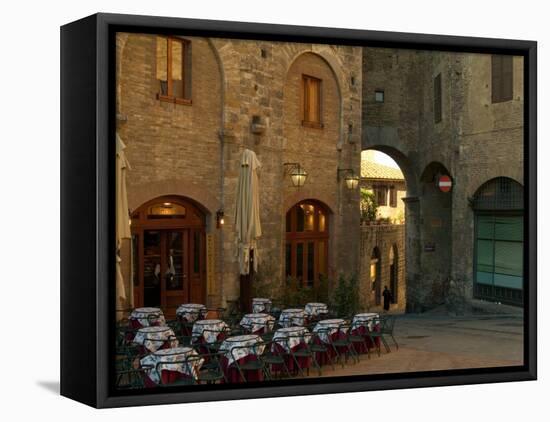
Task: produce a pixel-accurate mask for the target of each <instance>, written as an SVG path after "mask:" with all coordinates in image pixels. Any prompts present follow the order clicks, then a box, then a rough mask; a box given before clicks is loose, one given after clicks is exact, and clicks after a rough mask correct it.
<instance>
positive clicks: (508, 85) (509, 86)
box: [491, 55, 514, 103]
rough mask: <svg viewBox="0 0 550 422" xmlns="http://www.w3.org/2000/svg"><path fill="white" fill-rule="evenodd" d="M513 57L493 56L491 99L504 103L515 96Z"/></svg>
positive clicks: (494, 101)
mask: <svg viewBox="0 0 550 422" xmlns="http://www.w3.org/2000/svg"><path fill="white" fill-rule="evenodd" d="M513 88H514V75H513V57H512V56H503V55H493V56H491V101H492V102H493V103H502V102H504V101H510V100H511V99H512V97H513Z"/></svg>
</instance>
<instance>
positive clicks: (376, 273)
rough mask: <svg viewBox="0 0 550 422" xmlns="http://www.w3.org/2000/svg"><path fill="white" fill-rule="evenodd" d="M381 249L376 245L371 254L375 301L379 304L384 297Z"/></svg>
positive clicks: (371, 277)
mask: <svg viewBox="0 0 550 422" xmlns="http://www.w3.org/2000/svg"><path fill="white" fill-rule="evenodd" d="M380 265H381V263H380V249H378V247H375V248H374V249H373V250H372V254H371V256H370V280H371V283H372V286H371V289H372V292H373V294H374V303H375V304H376V305H377V306H379V305H380V303H381V297H382V281H381V280H380V278H381V276H382V274H381V271H380Z"/></svg>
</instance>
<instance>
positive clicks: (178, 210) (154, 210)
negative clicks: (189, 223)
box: [147, 202, 187, 219]
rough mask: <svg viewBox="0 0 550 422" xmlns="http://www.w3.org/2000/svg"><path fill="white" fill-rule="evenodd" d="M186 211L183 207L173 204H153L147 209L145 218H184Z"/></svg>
mask: <svg viewBox="0 0 550 422" xmlns="http://www.w3.org/2000/svg"><path fill="white" fill-rule="evenodd" d="M186 214H187V210H186V209H185V207H184V206H182V205H179V204H174V203H173V202H163V203H161V204H155V205H152V206H150V207H149V208H148V209H147V218H152V219H156V218H185V216H186Z"/></svg>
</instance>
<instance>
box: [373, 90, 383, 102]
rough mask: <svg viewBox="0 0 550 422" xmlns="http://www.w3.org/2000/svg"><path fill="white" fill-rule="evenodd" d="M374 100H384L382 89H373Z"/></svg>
mask: <svg viewBox="0 0 550 422" xmlns="http://www.w3.org/2000/svg"><path fill="white" fill-rule="evenodd" d="M374 101H376V102H377V103H383V102H384V90H382V89H377V90H376V91H374Z"/></svg>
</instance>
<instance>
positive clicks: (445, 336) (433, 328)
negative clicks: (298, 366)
mask: <svg viewBox="0 0 550 422" xmlns="http://www.w3.org/2000/svg"><path fill="white" fill-rule="evenodd" d="M394 333H395V337H396V340H397V342H398V343H399V350H396V349H395V346H393V343H392V342H391V339H390V340H389V344H390V346H391V352H390V353H386V352H385V351H384V350H383V349H382V354H381V356H380V357H378V355H377V354H376V353H373V354H371V359H368V358H367V356H366V355H364V356H361V361H360V362H359V363H357V364H351V363H348V364H347V365H346V366H345V368H342V367H341V366H340V365H338V366H337V367H336V370H332V368H331V367H330V366H326V367H323V375H322V376H343V375H359V374H381V373H392V372H415V371H432V370H444V369H466V368H483V367H494V366H514V365H521V364H522V361H523V319H522V317H521V316H509V315H502V316H498V315H496V316H493V315H491V316H487V315H483V316H468V317H448V316H423V315H402V316H398V319H397V321H396V325H395V330H394ZM317 375H318V374H317V372H316V371H312V372H311V374H310V376H317Z"/></svg>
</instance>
